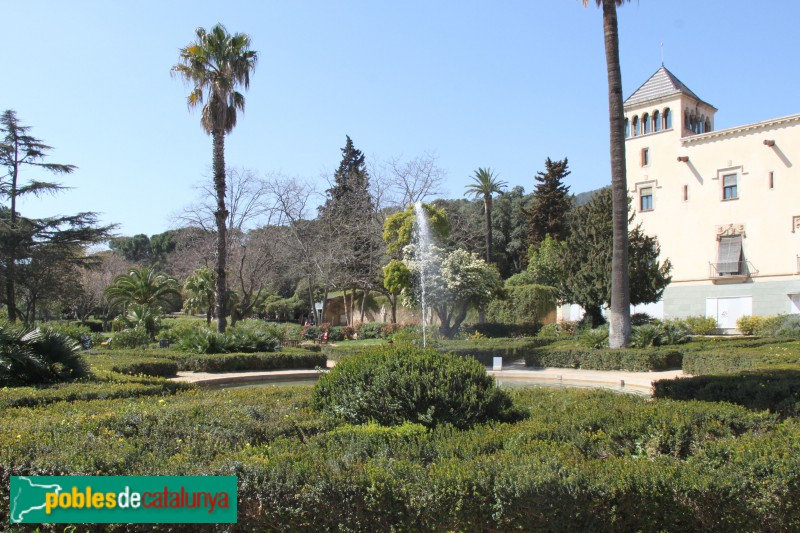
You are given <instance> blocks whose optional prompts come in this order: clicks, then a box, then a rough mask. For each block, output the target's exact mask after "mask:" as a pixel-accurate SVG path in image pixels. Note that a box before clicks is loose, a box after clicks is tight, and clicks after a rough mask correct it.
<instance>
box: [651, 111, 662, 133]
mask: <svg viewBox="0 0 800 533" xmlns="http://www.w3.org/2000/svg"><path fill="white" fill-rule="evenodd" d="M653 131H661V115H659V114H658V111H656V112H654V113H653Z"/></svg>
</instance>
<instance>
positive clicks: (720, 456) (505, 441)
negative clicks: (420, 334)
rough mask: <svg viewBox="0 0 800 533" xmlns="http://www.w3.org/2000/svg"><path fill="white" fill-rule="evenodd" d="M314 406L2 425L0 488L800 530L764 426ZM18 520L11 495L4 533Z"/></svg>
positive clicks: (786, 467)
mask: <svg viewBox="0 0 800 533" xmlns="http://www.w3.org/2000/svg"><path fill="white" fill-rule="evenodd" d="M310 394H311V391H310V390H308V389H307V388H306V389H303V388H295V389H258V390H255V389H239V390H229V391H213V392H212V391H192V392H189V393H183V394H178V395H175V396H172V397H169V398H161V399H155V398H153V399H148V398H144V399H142V400H141V401H138V402H130V401H126V400H109V401H100V402H84V403H75V404H67V403H62V404H59V405H53V406H47V407H45V408H38V409H36V410H33V409H17V410H14V412H8V411H7V412H0V486H7V483H8V479H9V476H10V475H26V474H38V475H64V474H72V475H80V474H96V473H102V474H105V475H236V476H238V480H239V501H238V510H239V514H238V523H237V524H236V525H220V526H211V528H212V529H216V530H220V531H221V530H226V531H227V530H241V531H262V530H275V529H280V530H357V531H384V530H412V531H416V530H424V531H428V530H432V531H508V530H526V531H534V530H541V531H554V530H558V531H586V530H591V531H612V530H614V531H693V530H698V531H699V530H702V531H733V530H737V531H765V530H766V531H793V530H794V531H796V530H798V529H800V490H799V489H800V426H798V424H797V423H796V422H794V421H786V422H778V421H776V418H775V417H774V416H770V415H767V414H765V413H753V412H750V411H747V410H746V409H744V408H741V407H737V406H733V405H729V404H708V403H703V402H681V403H677V402H671V401H664V400H655V401H645V400H642V399H640V398H635V397H631V396H625V395H615V394H612V393H607V392H602V391H576V390H573V391H552V390H547V389H538V390H536V389H531V390H526V391H521V392H519V393H515V402H516V404H517V405H518V406H519V407H521V408H525V409H527V410H529V411H530V418H528V419H527V420H525V421H522V422H518V423H514V424H496V423H495V424H490V425H484V426H476V427H473V428H472V429H470V430H457V429H454V428H452V427H447V426H443V427H437V428H435V429H427V428H424V427H422V426H420V425H417V424H405V425H402V426H396V427H382V426H377V425H375V424H367V425H363V426H349V425H343V426H339V427H335V428H333V427H330V426H328V425H326V422H325V420H324V419H322V418H320V417H318V416H317V415H315V414H314V413H313V412H311V411H310V410H309V409H308V408H307V402H308V398H309V395H310ZM64 420H67V421H69V423H66V424H65V423H63V421H64ZM8 505H9V495H8V494H7V491H5V492H4V491H0V521H1V522H3V523H7V521H8ZM140 529H141V526H137V525H125V524H116V525H105V524H101V525H89V526H85V527H83V526H82V527H81V530H82V531H83V530H85V531H107V530H117V531H120V530H123V531H136V530H140ZM174 530H176V531H191V530H192V528H191V527H190V526H188V525H187V526H185V527H184V526H180V525H176V526H175V527H174Z"/></svg>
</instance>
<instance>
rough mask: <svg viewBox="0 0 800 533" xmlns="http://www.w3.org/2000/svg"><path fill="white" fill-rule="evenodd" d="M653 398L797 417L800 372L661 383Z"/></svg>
mask: <svg viewBox="0 0 800 533" xmlns="http://www.w3.org/2000/svg"><path fill="white" fill-rule="evenodd" d="M654 396H655V397H656V398H670V399H673V400H703V401H707V402H730V403H735V404H738V405H743V406H745V407H747V408H750V409H769V410H770V411H774V412H776V413H779V414H780V415H782V416H794V417H798V416H800V370H798V369H785V370H776V369H769V370H755V371H745V372H740V373H737V374H726V375H716V376H713V375H712V376H697V377H692V378H679V379H663V380H660V381H657V382H656V383H655V385H654Z"/></svg>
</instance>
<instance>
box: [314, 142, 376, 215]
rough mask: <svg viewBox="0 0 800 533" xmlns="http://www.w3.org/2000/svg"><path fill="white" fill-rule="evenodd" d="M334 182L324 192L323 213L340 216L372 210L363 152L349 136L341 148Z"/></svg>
mask: <svg viewBox="0 0 800 533" xmlns="http://www.w3.org/2000/svg"><path fill="white" fill-rule="evenodd" d="M333 178H334V184H333V186H332V187H331V188H330V189H328V190H327V191H326V192H327V193H328V200H327V201H326V202H325V206H324V207H323V213H324V214H325V215H332V216H341V215H343V214H351V213H358V212H359V211H362V212H363V210H365V209H368V210H369V211H372V207H373V202H372V196H370V193H369V173H368V172H367V165H366V163H365V162H364V154H363V153H361V150H359V149H357V148H356V147H355V145H354V144H353V140H352V139H351V138H350V136H349V135H348V136H347V142H346V143H345V145H344V148H342V161H341V163H339V168H338V169H337V170H336V173H335V174H334V176H333Z"/></svg>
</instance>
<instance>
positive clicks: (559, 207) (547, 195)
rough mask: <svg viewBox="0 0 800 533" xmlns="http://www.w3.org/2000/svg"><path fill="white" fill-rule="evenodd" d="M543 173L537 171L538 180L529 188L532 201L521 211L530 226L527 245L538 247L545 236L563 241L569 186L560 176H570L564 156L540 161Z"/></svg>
mask: <svg viewBox="0 0 800 533" xmlns="http://www.w3.org/2000/svg"><path fill="white" fill-rule="evenodd" d="M544 165H545V172H537V173H536V176H535V179H536V181H537V182H538V183H537V184H536V188H535V189H534V191H533V198H534V204H533V207H532V208H531V209H530V210H527V211H525V214H526V216H527V217H528V227H529V228H530V244H531V245H533V246H538V245H539V244H540V243H541V242H542V241H544V238H545V237H546V236H547V235H550V236H551V237H553V238H554V239H556V240H559V241H561V240H564V239H565V238H566V236H567V233H568V226H569V225H568V222H567V213H568V212H569V208H570V204H571V201H570V197H569V187H568V186H567V185H564V179H565V178H566V177H567V176H569V175H570V171H569V170H567V158H566V157H565V158H564V159H563V160H561V161H553V160H551V159H550V158H549V157H548V158H547V160H546V161H545V162H544Z"/></svg>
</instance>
